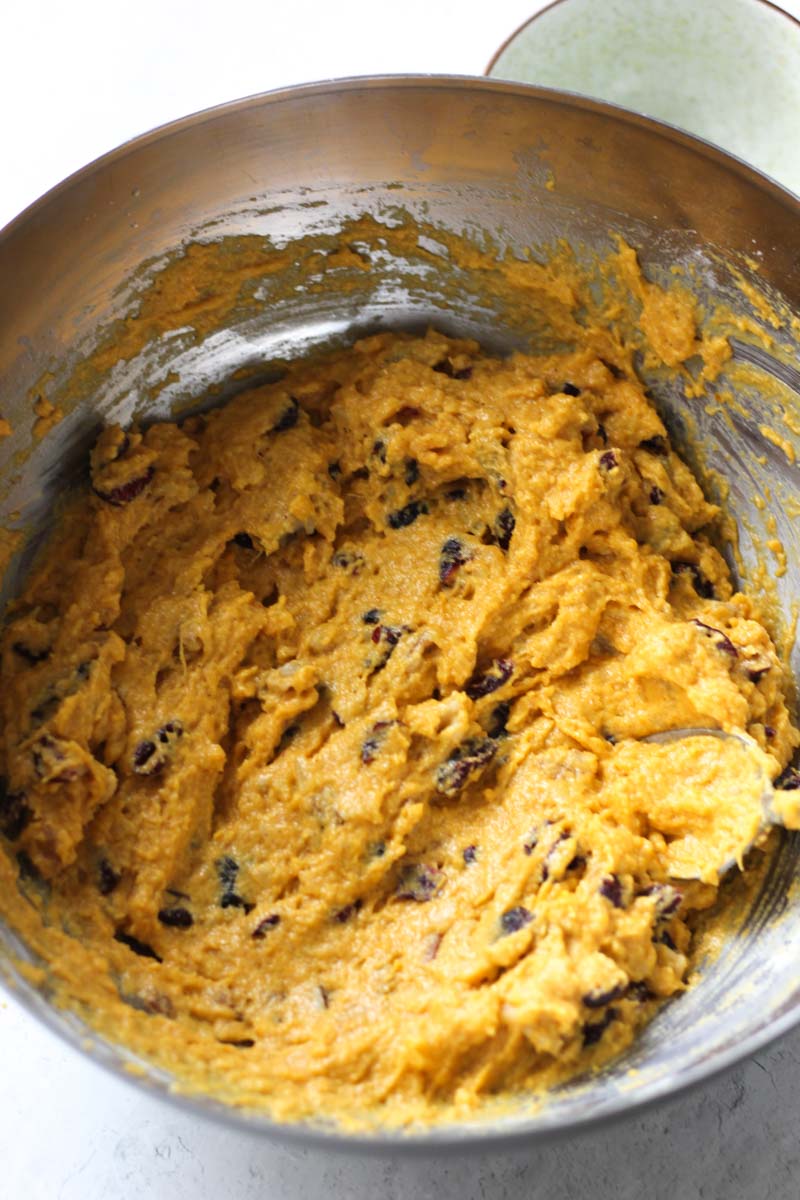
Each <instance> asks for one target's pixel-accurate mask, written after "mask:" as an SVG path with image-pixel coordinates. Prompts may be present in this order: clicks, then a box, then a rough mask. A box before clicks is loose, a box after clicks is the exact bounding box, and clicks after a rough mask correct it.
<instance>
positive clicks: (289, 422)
mask: <svg viewBox="0 0 800 1200" xmlns="http://www.w3.org/2000/svg"><path fill="white" fill-rule="evenodd" d="M299 416H300V406H299V405H298V403H297V401H296V400H295V398H294V396H290V397H289V407H288V408H285V409H284V410H283V412H282V413H281V415H280V416H279V417H278V419H277V421H276V422H275V424H274V425H273V426H272V432H273V433H283V431H284V430H285V429H293V428H294V426H295V425H296V424H297V420H298V418H299Z"/></svg>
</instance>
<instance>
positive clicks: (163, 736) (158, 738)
mask: <svg viewBox="0 0 800 1200" xmlns="http://www.w3.org/2000/svg"><path fill="white" fill-rule="evenodd" d="M182 737H183V724H182V723H181V722H180V721H178V720H172V721H167V723H166V725H162V726H161V727H160V728H159V729H157V730H156V731H155V733H154V734H153V737H152V740H151V739H150V738H146V739H145V740H144V741H142V742H139V743H138V744H137V746H136V747H135V749H134V751H133V756H132V759H131V762H132V765H133V769H134V771H135V772H136V774H137V775H158V774H159V772H161V771H163V769H164V767H165V766H166V765H167V762H168V761H169V759H170V758H171V757H172V755H173V753H174V751H175V743H176V742H177V741H178V740H179V739H180V738H182Z"/></svg>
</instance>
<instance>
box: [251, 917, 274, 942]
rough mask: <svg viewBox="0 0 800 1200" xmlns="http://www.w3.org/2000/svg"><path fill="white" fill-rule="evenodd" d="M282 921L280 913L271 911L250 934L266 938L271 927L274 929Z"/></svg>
mask: <svg viewBox="0 0 800 1200" xmlns="http://www.w3.org/2000/svg"><path fill="white" fill-rule="evenodd" d="M280 923H281V919H280V917H279V916H278V914H277V913H270V914H269V916H268V917H262V919H261V920H260V921H259V922H258V924H257V925H256V927H255V929H254V930H253V932H252V933H251V934H250V936H251V937H254V938H259V939H261V938H264V937H266V936H267V934H268V933H269V931H270V930H271V929H274V928H275V927H276V926H277V925H280Z"/></svg>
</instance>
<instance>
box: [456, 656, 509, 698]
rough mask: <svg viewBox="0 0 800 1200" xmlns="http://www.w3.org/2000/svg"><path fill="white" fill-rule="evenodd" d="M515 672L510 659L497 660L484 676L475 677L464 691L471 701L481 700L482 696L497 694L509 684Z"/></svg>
mask: <svg viewBox="0 0 800 1200" xmlns="http://www.w3.org/2000/svg"><path fill="white" fill-rule="evenodd" d="M513 670H514V664H513V663H512V662H511V660H510V659H508V658H496V659H495V660H494V662H493V663H492V666H491V669H490V670H488V671H485V672H484V673H483V674H480V675H473V676H472V678H471V679H470V681H469V682H468V684H467V686H466V687H465V689H464V690H465V692H466V693H467V695H468V696H469V698H470V700H479V699H480V698H481V697H482V696H488V695H490V694H491V693H492V692H496V691H497V689H498V688H501V687H502V686H503V684H504V683H507V682H508V680H509V679H510V678H511V674H512V672H513Z"/></svg>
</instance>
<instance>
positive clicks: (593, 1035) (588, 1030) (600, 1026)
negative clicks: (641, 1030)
mask: <svg viewBox="0 0 800 1200" xmlns="http://www.w3.org/2000/svg"><path fill="white" fill-rule="evenodd" d="M618 1016H619V1014H618V1012H617V1010H616V1009H615V1008H607V1009H606V1011H605V1012H604V1013H603V1015H602V1017H601V1018H600V1020H599V1021H589V1022H588V1023H587V1024H586V1025H584V1027H583V1044H584V1046H594V1045H596V1044H597V1042H599V1041H600V1038H601V1037H602V1036H603V1034H604V1033H605V1031H606V1030H607V1029H608V1027H609V1025H610V1024H611V1023H612V1021H616V1019H617V1017H618Z"/></svg>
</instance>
